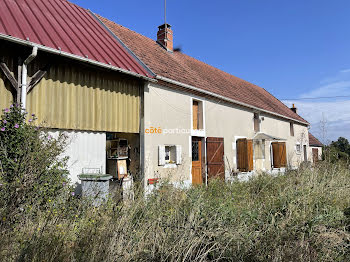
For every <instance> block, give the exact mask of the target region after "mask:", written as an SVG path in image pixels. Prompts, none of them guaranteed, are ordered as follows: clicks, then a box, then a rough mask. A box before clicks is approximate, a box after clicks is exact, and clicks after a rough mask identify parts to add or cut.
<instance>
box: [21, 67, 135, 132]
mask: <svg viewBox="0 0 350 262" xmlns="http://www.w3.org/2000/svg"><path fill="white" fill-rule="evenodd" d="M139 88H140V84H139V82H138V81H137V80H131V79H129V78H126V77H122V76H119V75H117V74H116V73H104V72H101V71H93V70H91V69H88V70H87V69H85V68H80V69H78V68H75V67H73V66H71V65H59V66H54V67H52V68H51V69H50V72H49V73H48V74H47V75H46V76H45V77H44V78H43V79H42V80H41V81H40V83H39V84H38V85H37V86H36V87H35V88H34V89H33V90H32V91H31V92H30V93H29V94H28V97H27V109H28V111H29V113H30V114H32V113H34V114H36V116H37V117H38V121H39V123H41V124H42V125H44V126H47V127H51V128H62V129H78V130H91V131H109V132H127V133H138V132H139V121H140V113H139V110H140V89H139Z"/></svg>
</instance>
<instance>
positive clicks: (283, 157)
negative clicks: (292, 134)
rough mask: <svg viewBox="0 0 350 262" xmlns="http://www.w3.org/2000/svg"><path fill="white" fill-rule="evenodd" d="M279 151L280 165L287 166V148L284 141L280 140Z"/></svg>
mask: <svg viewBox="0 0 350 262" xmlns="http://www.w3.org/2000/svg"><path fill="white" fill-rule="evenodd" d="M279 145H280V152H281V167H286V166H287V148H286V143H285V142H280V143H279Z"/></svg>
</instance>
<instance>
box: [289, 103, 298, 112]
mask: <svg viewBox="0 0 350 262" xmlns="http://www.w3.org/2000/svg"><path fill="white" fill-rule="evenodd" d="M290 110H292V111H293V112H294V113H297V110H298V109H297V108H296V107H295V105H294V104H293V107H291V108H290Z"/></svg>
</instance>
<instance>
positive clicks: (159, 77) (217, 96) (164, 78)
mask: <svg viewBox="0 0 350 262" xmlns="http://www.w3.org/2000/svg"><path fill="white" fill-rule="evenodd" d="M156 79H159V80H162V81H165V82H168V83H171V84H174V85H178V86H181V87H184V88H187V89H190V90H192V91H196V92H199V93H203V94H206V95H209V96H212V97H216V98H219V99H221V100H224V101H227V102H230V103H234V104H237V105H240V106H244V107H247V108H251V109H253V110H257V111H260V112H264V113H267V114H270V115H274V116H277V117H281V118H284V119H288V120H291V121H294V122H298V123H300V124H303V125H307V126H309V124H308V123H306V122H303V121H300V120H296V119H294V118H291V117H287V116H284V115H281V114H277V113H275V112H271V111H268V110H264V109H261V108H259V107H255V106H252V105H249V104H246V103H242V102H239V101H237V100H234V99H231V98H227V97H224V96H221V95H218V94H215V93H213V92H209V91H205V90H203V89H200V88H197V87H194V86H191V85H187V84H184V83H181V82H178V81H175V80H172V79H170V78H167V77H163V76H159V75H157V76H156Z"/></svg>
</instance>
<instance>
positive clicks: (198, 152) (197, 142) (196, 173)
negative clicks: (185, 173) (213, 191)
mask: <svg viewBox="0 0 350 262" xmlns="http://www.w3.org/2000/svg"><path fill="white" fill-rule="evenodd" d="M192 184H193V185H201V184H203V177H202V140H201V139H200V138H198V137H192Z"/></svg>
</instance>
